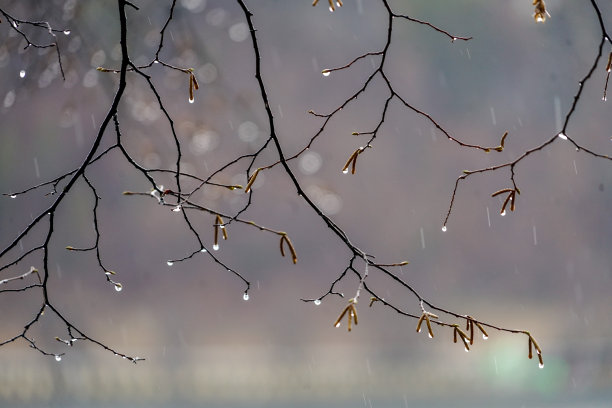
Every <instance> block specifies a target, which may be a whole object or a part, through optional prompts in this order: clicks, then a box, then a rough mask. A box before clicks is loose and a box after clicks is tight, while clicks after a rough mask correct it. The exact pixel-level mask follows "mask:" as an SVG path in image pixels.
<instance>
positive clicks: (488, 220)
mask: <svg viewBox="0 0 612 408" xmlns="http://www.w3.org/2000/svg"><path fill="white" fill-rule="evenodd" d="M487 224H489V228H491V213H490V212H489V207H487Z"/></svg>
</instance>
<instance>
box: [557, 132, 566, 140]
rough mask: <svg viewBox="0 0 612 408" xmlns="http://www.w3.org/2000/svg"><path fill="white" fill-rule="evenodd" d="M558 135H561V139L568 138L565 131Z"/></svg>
mask: <svg viewBox="0 0 612 408" xmlns="http://www.w3.org/2000/svg"><path fill="white" fill-rule="evenodd" d="M557 136H559V139H562V140H567V135H566V134H565V133H559V134H558V135H557Z"/></svg>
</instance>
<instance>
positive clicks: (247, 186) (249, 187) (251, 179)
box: [244, 168, 261, 193]
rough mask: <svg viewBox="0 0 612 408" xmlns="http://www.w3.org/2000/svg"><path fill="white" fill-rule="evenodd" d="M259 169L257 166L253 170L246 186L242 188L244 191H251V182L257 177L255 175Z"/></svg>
mask: <svg viewBox="0 0 612 408" xmlns="http://www.w3.org/2000/svg"><path fill="white" fill-rule="evenodd" d="M260 171H261V168H258V169H256V170H255V171H254V172H253V174H251V177H249V181H248V183H247V185H246V187H245V188H244V192H245V193H248V192H249V191H251V187H253V183H255V179H256V178H257V175H258V174H259V172H260Z"/></svg>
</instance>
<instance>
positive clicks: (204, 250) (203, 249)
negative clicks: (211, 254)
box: [200, 248, 208, 253]
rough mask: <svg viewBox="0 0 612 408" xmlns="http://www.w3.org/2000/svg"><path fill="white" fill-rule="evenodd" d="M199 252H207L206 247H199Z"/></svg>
mask: <svg viewBox="0 0 612 408" xmlns="http://www.w3.org/2000/svg"><path fill="white" fill-rule="evenodd" d="M200 252H202V253H205V252H208V251H207V250H206V248H202V249H200Z"/></svg>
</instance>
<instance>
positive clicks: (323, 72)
mask: <svg viewBox="0 0 612 408" xmlns="http://www.w3.org/2000/svg"><path fill="white" fill-rule="evenodd" d="M321 74H323V76H324V77H328V76H329V75H330V74H331V71H330V70H329V69H324V70H323V71H321Z"/></svg>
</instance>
